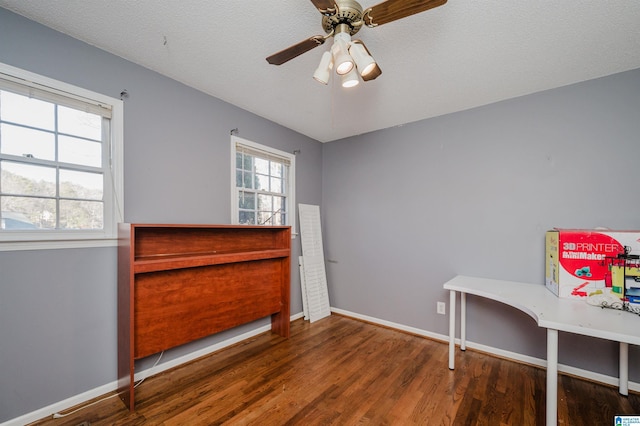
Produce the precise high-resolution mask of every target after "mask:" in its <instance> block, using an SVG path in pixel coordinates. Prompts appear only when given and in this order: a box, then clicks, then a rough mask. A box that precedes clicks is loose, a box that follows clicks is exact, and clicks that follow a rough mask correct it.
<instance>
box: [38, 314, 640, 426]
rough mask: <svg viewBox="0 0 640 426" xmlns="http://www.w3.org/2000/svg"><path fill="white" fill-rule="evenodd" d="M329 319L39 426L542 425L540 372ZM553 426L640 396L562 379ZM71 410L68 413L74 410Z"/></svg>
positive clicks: (602, 417) (626, 405) (258, 340)
mask: <svg viewBox="0 0 640 426" xmlns="http://www.w3.org/2000/svg"><path fill="white" fill-rule="evenodd" d="M456 357H457V358H456V369H455V370H454V371H450V370H449V369H448V368H447V365H448V346H447V344H445V343H441V342H436V341H432V340H429V339H425V338H422V337H418V336H413V335H410V334H406V333H402V332H398V331H395V330H390V329H387V328H384V327H379V326H376V325H372V324H367V323H364V322H361V321H357V320H354V319H350V318H346V317H342V316H338V315H335V314H334V315H332V316H330V317H328V318H325V319H323V320H320V321H318V322H315V323H313V324H309V323H308V322H305V321H302V320H297V321H294V322H293V323H292V324H291V338H290V339H288V340H287V339H283V338H281V337H279V336H276V335H272V334H271V333H270V332H268V333H265V334H261V335H259V336H256V337H254V338H251V339H249V340H247V341H244V342H241V343H239V344H237V345H235V346H232V347H230V348H226V349H223V350H221V351H219V352H216V353H214V354H211V355H208V356H206V357H203V358H201V359H198V360H195V361H193V362H191V363H189V364H186V365H184V366H180V367H178V368H175V369H173V370H170V371H167V372H164V373H162V374H159V375H157V376H155V377H151V378H148V379H147V380H145V381H144V382H143V383H142V384H141V385H140V386H139V387H138V388H137V389H136V408H137V409H136V411H135V412H133V413H130V412H129V411H128V410H127V409H126V408H125V406H124V404H123V403H122V402H121V401H120V400H119V398H117V397H114V398H110V399H108V400H106V401H102V402H100V403H98V404H96V405H93V406H90V407H87V408H85V409H83V410H82V411H79V412H78V413H76V414H73V415H70V416H68V417H65V418H62V419H57V420H53V419H44V420H42V421H39V422H36V423H34V425H39V426H48V425H72V426H75V425H79V424H81V423H83V422H88V423H89V424H90V425H92V426H95V425H143V424H144V425H167V426H172V425H219V424H228V425H305V426H306V425H376V426H377V425H412V424H417V425H491V426H503V425H518V426H520V425H544V422H545V388H546V386H545V377H546V376H545V371H544V370H541V369H539V368H536V367H532V366H527V365H522V364H518V363H515V362H511V361H507V360H503V359H499V358H495V357H492V356H489V355H486V354H482V353H478V352H474V351H471V350H467V351H466V352H460V351H457V353H456ZM559 380H560V385H559V389H558V394H559V401H558V411H559V417H558V424H561V425H572V426H573V425H576V426H580V425H589V426H591V425H611V424H613V417H614V415H615V414H640V395H637V394H632V395H630V396H629V397H623V396H621V395H619V394H618V392H617V389H615V388H612V387H608V386H603V385H599V384H595V383H590V382H587V381H584V380H579V379H576V378H572V377H568V376H561V377H560V378H559ZM67 411H73V409H69V410H67Z"/></svg>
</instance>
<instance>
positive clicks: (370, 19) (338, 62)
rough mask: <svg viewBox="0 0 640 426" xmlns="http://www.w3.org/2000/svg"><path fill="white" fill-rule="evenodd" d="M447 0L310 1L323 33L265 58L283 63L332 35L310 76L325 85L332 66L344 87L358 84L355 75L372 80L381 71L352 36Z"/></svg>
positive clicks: (439, 4)
mask: <svg viewBox="0 0 640 426" xmlns="http://www.w3.org/2000/svg"><path fill="white" fill-rule="evenodd" d="M446 2H447V0H386V1H383V2H382V3H380V4H377V5H375V6H373V7H370V8H367V9H363V8H362V6H360V4H359V3H358V2H357V1H355V0H311V3H313V5H314V6H315V7H316V8H317V9H318V11H319V12H320V13H321V14H322V28H323V29H324V31H325V32H326V35H315V36H313V37H310V38H308V39H306V40H303V41H301V42H300V43H297V44H294V45H293V46H289V47H287V48H286V49H284V50H281V51H280V52H278V53H274V54H273V55H271V56H269V57H267V62H269V63H270V64H273V65H282V64H284V63H285V62H287V61H290V60H291V59H293V58H295V57H297V56H299V55H302V54H303V53H305V52H308V51H309V50H311V49H313V48H314V47H318V46H320V45H322V44H324V42H325V41H327V39H329V38H331V37H333V39H334V42H333V45H332V46H331V49H330V50H329V51H327V52H324V54H323V55H322V59H321V60H320V65H319V66H318V69H317V70H316V72H315V73H314V74H313V78H315V79H316V80H317V81H319V82H321V83H323V84H327V83H328V81H329V76H330V74H331V70H332V69H333V68H334V67H335V69H336V73H337V74H338V75H340V76H342V86H343V87H351V86H355V85H356V84H358V82H359V80H358V75H359V76H360V77H361V78H362V80H364V81H369V80H373V79H375V78H377V77H378V76H379V75H380V74H382V70H381V69H380V67H379V66H378V64H377V63H376V62H375V60H374V59H373V57H372V56H371V54H370V53H369V50H368V49H367V47H366V46H365V45H364V43H363V42H362V40H351V36H352V35H354V34H356V33H357V32H358V31H359V30H360V28H362V26H363V25H366V26H367V27H370V28H373V27H377V26H379V25H382V24H386V23H388V22H392V21H396V20H398V19H402V18H406V17H407V16H411V15H415V14H416V13H420V12H424V11H426V10H429V9H433V8H434V7H438V6H442V5H443V4H445V3H446Z"/></svg>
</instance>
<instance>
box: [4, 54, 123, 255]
mask: <svg viewBox="0 0 640 426" xmlns="http://www.w3.org/2000/svg"><path fill="white" fill-rule="evenodd" d="M122 114H123V112H122V101H120V100H117V99H112V98H109V97H105V96H103V95H100V94H97V93H93V92H89V91H87V90H84V89H80V88H77V87H74V86H71V85H68V84H65V83H61V82H57V81H55V80H51V79H48V78H46V77H42V76H38V75H36V74H32V73H29V72H26V71H23V70H20V69H17V68H13V67H10V66H7V65H3V64H0V249H1V250H14V249H19V248H29V249H31V248H38V246H42V245H43V242H56V243H55V244H53V245H52V244H46V243H44V245H43V246H44V247H46V248H53V247H54V246H55V247H70V246H78V245H80V246H87V245H103V244H101V243H96V240H98V241H99V240H103V241H106V240H109V239H111V240H115V238H116V236H117V223H118V222H121V221H122V192H123V191H122V167H121V166H122ZM79 241H83V242H84V243H81V244H78V242H79ZM89 241H93V242H92V243H88V242H89ZM26 242H31V243H29V244H26V245H25V243H26ZM74 242H75V243H74ZM107 244H115V242H114V241H112V242H111V243H107Z"/></svg>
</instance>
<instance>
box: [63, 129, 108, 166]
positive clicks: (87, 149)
mask: <svg viewBox="0 0 640 426" xmlns="http://www.w3.org/2000/svg"><path fill="white" fill-rule="evenodd" d="M58 161H61V162H63V163H72V164H82V165H84V166H92V167H100V166H102V144H101V143H99V142H92V141H88V140H86V139H78V138H73V137H71V136H59V137H58Z"/></svg>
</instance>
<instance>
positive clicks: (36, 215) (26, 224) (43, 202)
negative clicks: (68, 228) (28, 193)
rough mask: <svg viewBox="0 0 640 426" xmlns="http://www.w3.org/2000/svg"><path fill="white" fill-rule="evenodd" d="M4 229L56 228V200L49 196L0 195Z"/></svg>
mask: <svg viewBox="0 0 640 426" xmlns="http://www.w3.org/2000/svg"><path fill="white" fill-rule="evenodd" d="M0 206H1V208H2V228H3V229H34V228H40V229H54V228H55V226H56V202H55V200H53V199H49V198H33V197H0Z"/></svg>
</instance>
